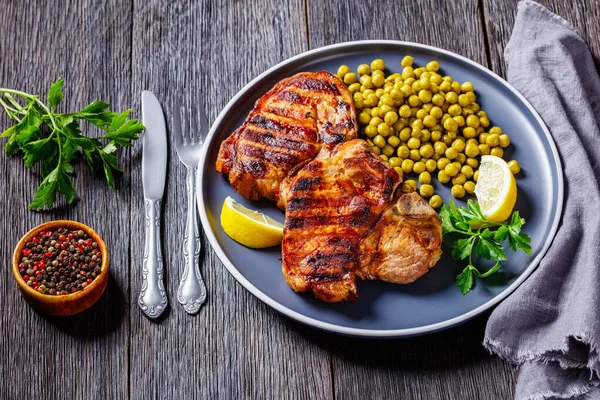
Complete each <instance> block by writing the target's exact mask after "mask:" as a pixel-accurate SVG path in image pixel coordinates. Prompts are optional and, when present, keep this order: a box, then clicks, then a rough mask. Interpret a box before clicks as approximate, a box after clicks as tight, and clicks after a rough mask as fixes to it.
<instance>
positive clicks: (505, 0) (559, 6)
mask: <svg viewBox="0 0 600 400" xmlns="http://www.w3.org/2000/svg"><path fill="white" fill-rule="evenodd" d="M538 2H539V3H540V4H542V5H543V6H545V7H547V8H548V9H549V10H550V11H552V12H553V13H556V14H558V15H560V16H561V17H563V18H564V19H566V20H567V21H569V22H570V23H571V24H572V25H573V26H574V27H575V29H577V30H578V32H579V33H580V34H581V35H582V37H583V38H584V39H585V40H586V41H587V43H588V45H589V46H590V50H591V51H592V54H593V55H594V58H595V60H596V65H597V67H600V61H598V57H599V56H600V22H599V21H600V3H599V2H598V1H597V0H577V1H572V2H565V1H561V0H538ZM517 3H518V0H501V1H496V0H484V3H483V4H484V14H485V21H486V27H487V33H488V39H487V40H488V43H489V48H490V56H491V65H492V67H491V68H492V69H493V70H494V72H496V73H497V74H499V75H500V76H503V77H504V76H506V64H505V58H504V49H505V48H506V45H507V43H508V40H509V39H510V35H511V33H512V29H513V25H514V22H515V17H516V16H517Z"/></svg>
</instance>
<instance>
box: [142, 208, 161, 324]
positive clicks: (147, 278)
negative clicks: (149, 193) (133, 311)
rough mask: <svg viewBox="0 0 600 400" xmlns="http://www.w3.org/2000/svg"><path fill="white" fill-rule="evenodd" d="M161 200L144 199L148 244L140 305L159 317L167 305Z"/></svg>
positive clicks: (147, 313) (144, 311)
mask: <svg viewBox="0 0 600 400" xmlns="http://www.w3.org/2000/svg"><path fill="white" fill-rule="evenodd" d="M160 203H161V202H160V200H148V199H146V200H145V201H144V211H145V225H146V227H145V228H146V245H145V246H144V261H143V265H142V290H141V292H140V297H139V298H138V305H139V306H140V308H141V309H142V312H143V313H144V314H146V316H148V317H149V318H158V317H159V316H160V315H161V314H162V313H163V311H165V308H166V307H167V294H166V292H165V285H164V283H163V259H162V254H161V251H160Z"/></svg>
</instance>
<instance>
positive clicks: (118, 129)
mask: <svg viewBox="0 0 600 400" xmlns="http://www.w3.org/2000/svg"><path fill="white" fill-rule="evenodd" d="M63 85H64V81H63V80H62V78H61V79H58V80H57V81H56V82H54V83H53V84H52V85H51V86H50V90H49V92H48V100H47V104H46V103H44V102H43V101H41V100H40V99H39V97H38V96H36V95H33V94H29V93H25V92H22V91H18V90H14V89H5V88H0V105H1V106H2V108H4V111H5V112H6V113H7V114H8V116H9V118H10V119H11V120H13V121H15V124H14V125H12V126H11V127H9V128H8V129H6V130H5V131H4V132H3V133H2V135H1V137H8V138H9V139H8V141H7V142H6V145H5V147H4V152H5V154H6V155H7V156H8V157H10V156H13V155H15V154H22V156H23V160H24V162H25V166H26V167H27V168H31V167H33V166H34V165H36V164H38V163H41V167H40V171H41V174H42V178H43V180H42V183H41V184H40V186H39V187H38V189H37V191H36V193H35V197H34V200H33V202H32V203H31V204H30V205H29V208H31V209H41V208H44V206H47V207H49V208H51V207H52V206H53V205H54V202H55V201H56V193H57V192H58V193H61V194H62V195H63V197H64V198H65V200H66V201H67V203H68V204H71V203H73V201H74V200H75V198H76V196H77V193H76V190H75V187H74V185H73V181H72V179H71V177H72V175H73V164H72V162H73V161H74V159H76V158H77V157H79V156H80V155H81V154H83V157H84V158H85V160H86V161H87V163H88V165H89V166H90V168H91V169H92V171H93V172H94V173H100V172H102V173H103V175H104V176H105V177H106V181H107V183H108V186H109V187H111V188H113V189H114V186H115V175H116V174H118V173H120V172H122V171H121V170H120V169H119V166H118V163H117V157H116V156H115V152H116V151H117V146H131V145H132V142H133V141H134V140H136V139H138V137H139V134H140V132H142V130H143V129H144V126H143V125H142V124H141V123H139V122H138V121H137V120H135V119H128V117H129V113H130V112H131V110H127V111H124V112H122V113H116V112H113V111H111V110H110V109H109V107H110V105H109V104H108V103H105V102H103V101H98V100H94V101H93V102H92V103H91V104H89V105H88V106H87V107H85V108H84V109H83V110H81V111H79V112H76V113H68V114H67V113H61V114H59V113H57V112H56V109H57V107H58V105H59V104H60V102H61V101H62V99H63V97H64V93H63V91H62V87H63ZM80 121H87V122H89V123H91V124H93V125H95V126H97V127H99V128H100V129H102V130H103V131H105V133H104V135H102V136H100V137H98V138H89V137H86V136H83V135H82V134H81V130H80V126H79V123H80Z"/></svg>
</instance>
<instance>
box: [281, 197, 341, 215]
mask: <svg viewBox="0 0 600 400" xmlns="http://www.w3.org/2000/svg"><path fill="white" fill-rule="evenodd" d="M343 205H345V202H344V201H343V200H341V199H327V198H315V197H294V198H292V199H291V200H290V201H288V204H287V207H286V210H287V211H288V212H293V211H302V210H316V209H320V208H336V207H341V206H343Z"/></svg>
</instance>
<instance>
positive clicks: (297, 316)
mask: <svg viewBox="0 0 600 400" xmlns="http://www.w3.org/2000/svg"><path fill="white" fill-rule="evenodd" d="M356 45H394V46H408V47H415V48H422V49H425V50H429V51H434V52H438V53H441V54H444V55H446V56H450V57H454V58H457V59H458V60H460V61H463V62H466V63H467V64H470V65H471V66H473V67H475V68H477V69H479V70H481V71H483V72H484V73H487V74H488V75H490V76H491V77H492V78H493V79H494V80H496V81H498V82H499V83H500V84H501V85H504V86H505V87H506V88H508V89H509V90H510V91H511V92H512V93H513V94H514V95H516V96H517V98H519V99H520V100H521V101H522V102H523V104H525V106H526V107H527V109H528V110H529V111H530V112H531V113H532V115H533V116H534V117H535V119H536V121H537V122H538V123H539V124H540V126H541V127H542V130H543V132H544V134H545V135H546V137H547V138H548V141H549V143H550V149H551V153H552V156H553V158H554V160H555V162H556V166H557V172H558V176H557V178H558V198H557V210H558V211H557V213H556V214H555V215H554V220H553V221H552V226H551V228H550V234H549V235H548V236H547V237H546V241H545V242H544V244H543V246H542V248H541V250H540V251H539V253H538V254H537V256H536V257H535V258H534V260H533V261H532V262H531V264H530V265H529V267H528V268H527V269H526V270H525V271H523V272H522V273H521V275H520V276H519V277H518V278H517V279H516V280H515V281H514V282H513V283H512V284H511V285H510V286H508V287H507V288H506V289H504V290H503V291H502V292H500V293H499V294H497V295H496V296H495V297H493V298H492V299H490V300H489V301H487V302H485V303H484V304H482V305H480V306H479V307H477V308H474V309H473V310H471V311H468V312H466V313H463V314H461V315H458V316H456V317H453V318H450V319H447V320H444V321H441V322H436V323H434V324H429V325H423V326H419V327H413V328H401V329H383V330H382V329H364V328H352V327H346V326H341V325H338V324H334V323H330V322H324V321H320V320H318V319H315V318H312V317H308V316H306V315H304V314H302V313H299V312H297V311H294V310H292V309H290V308H288V307H286V306H284V305H282V304H280V303H279V302H278V301H276V300H275V299H273V298H271V297H269V296H268V295H266V294H265V293H263V292H262V291H261V290H260V289H258V288H257V287H256V286H254V285H253V284H252V283H251V282H250V281H249V280H247V279H246V278H245V277H244V276H243V275H242V274H241V273H240V272H239V271H238V269H237V268H236V267H235V265H234V264H233V263H232V262H231V260H229V258H228V257H227V255H226V254H225V252H224V251H223V249H222V248H221V246H220V245H219V242H218V241H217V238H216V236H215V234H214V232H213V231H212V228H211V226H210V223H209V221H208V215H207V213H206V209H205V207H204V196H203V191H202V186H203V179H204V173H203V168H202V165H204V163H205V162H206V157H207V156H208V148H209V146H208V143H209V142H210V141H212V140H213V137H214V136H215V133H216V127H217V126H218V125H220V123H221V121H222V120H223V118H224V117H225V116H226V115H227V114H228V113H229V111H230V110H231V109H232V107H233V105H234V103H235V102H237V100H238V99H239V98H240V97H241V96H242V95H244V94H245V93H246V92H247V91H248V89H249V88H251V87H252V86H253V85H255V84H256V83H258V82H259V81H261V80H262V79H264V78H265V77H266V76H268V75H269V74H271V73H272V72H274V71H275V70H277V69H280V68H282V67H285V66H286V65H288V64H291V63H293V62H295V61H297V60H299V59H302V58H304V57H309V56H315V55H318V54H319V53H327V52H330V51H331V50H335V49H342V48H345V47H352V46H356ZM204 143H205V145H204V146H203V148H202V154H201V157H200V161H199V162H198V171H199V172H200V173H197V174H196V175H197V176H196V197H197V203H196V204H197V207H198V212H199V214H200V220H201V223H202V227H203V229H204V232H205V234H206V237H207V238H208V240H209V242H210V245H211V247H212V248H213V250H214V251H215V253H216V254H217V257H219V260H221V262H222V263H223V265H224V266H225V268H227V270H228V271H229V273H230V274H231V275H233V277H234V278H235V279H236V280H237V281H238V283H240V284H241V285H242V286H243V287H244V288H245V289H246V290H248V291H249V292H250V293H252V294H253V295H254V296H255V297H257V298H258V299H259V300H261V301H262V302H263V303H265V304H267V305H268V306H270V307H271V308H273V309H275V310H276V311H278V312H280V313H281V314H283V315H285V316H287V317H289V318H292V319H294V320H296V321H298V322H301V323H303V324H305V325H309V326H312V327H314V328H317V329H321V330H324V331H328V332H334V333H339V334H343V335H348V336H356V337H369V338H394V337H396V338H399V337H410V336H417V335H424V334H429V333H433V332H437V331H440V330H443V329H448V328H451V327H453V326H456V325H459V324H462V323H464V322H466V321H468V320H470V319H472V318H474V317H476V316H478V315H480V314H482V313H483V312H485V311H487V310H489V309H490V308H492V307H494V306H495V305H497V304H498V303H500V302H501V301H502V300H504V299H506V297H508V296H509V295H510V294H512V293H513V292H514V291H515V290H516V289H517V288H518V287H519V286H520V285H521V284H522V283H523V282H524V281H525V280H526V279H527V278H528V277H529V276H531V274H532V273H533V271H535V269H536V268H537V267H538V266H539V264H540V261H541V260H542V258H543V257H544V256H545V255H546V252H547V251H548V249H549V247H550V245H551V244H552V241H553V240H554V237H555V235H556V232H557V230H558V225H559V223H560V219H561V217H562V213H563V201H564V177H563V170H562V163H561V160H560V156H559V154H558V149H557V147H556V144H555V142H554V138H553V137H552V135H551V134H550V131H549V130H548V127H547V126H546V124H545V123H544V121H543V120H542V118H541V117H540V115H539V114H538V112H537V111H536V110H535V108H533V106H532V105H531V104H530V103H529V101H527V99H526V98H525V97H524V96H523V95H522V94H521V93H519V92H518V91H517V90H516V89H515V88H514V87H513V86H512V85H511V84H510V83H508V81H506V80H504V79H503V78H502V77H500V76H499V75H498V74H496V73H495V72H494V71H491V70H489V69H488V68H486V67H484V66H483V65H480V64H479V63H477V62H475V61H473V60H470V59H468V58H467V57H464V56H462V55H460V54H456V53H454V52H451V51H449V50H445V49H441V48H439V47H435V46H430V45H426V44H421V43H416V42H407V41H401V40H355V41H348V42H342V43H336V44H331V45H327V46H322V47H318V48H315V49H312V50H308V51H305V52H303V53H300V54H297V55H295V56H293V57H290V58H288V59H285V60H283V61H281V62H279V63H277V64H276V65H274V66H273V67H271V68H269V69H267V70H266V71H264V72H262V73H261V74H260V75H258V76H257V77H256V78H254V79H252V80H251V81H250V82H249V83H247V84H246V85H245V86H244V87H243V88H242V89H240V90H239V91H238V92H237V93H236V94H235V96H234V97H233V98H232V99H231V100H229V102H228V103H227V104H226V105H225V107H224V108H223V110H221V112H220V113H219V115H218V116H217V118H216V119H215V121H214V122H213V123H212V125H211V127H210V131H209V133H208V135H207V136H206V138H205V140H204ZM290 290H291V289H290Z"/></svg>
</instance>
